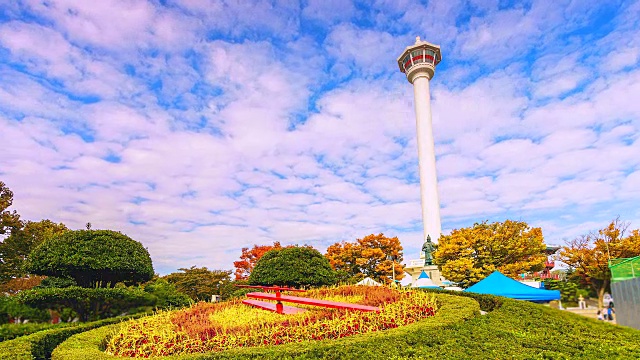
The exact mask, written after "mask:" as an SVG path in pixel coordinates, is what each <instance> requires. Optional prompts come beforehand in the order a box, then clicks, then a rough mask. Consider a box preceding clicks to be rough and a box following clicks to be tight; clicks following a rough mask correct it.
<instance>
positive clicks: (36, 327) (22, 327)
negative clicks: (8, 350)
mask: <svg viewBox="0 0 640 360" xmlns="http://www.w3.org/2000/svg"><path fill="white" fill-rule="evenodd" d="M76 325H78V323H61V324H50V323H26V324H4V325H0V342H2V341H6V340H11V339H15V338H17V337H19V336H25V335H29V334H33V333H36V332H38V331H42V330H47V329H51V328H63V327H68V326H76Z"/></svg>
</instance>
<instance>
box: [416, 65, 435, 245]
mask: <svg viewBox="0 0 640 360" xmlns="http://www.w3.org/2000/svg"><path fill="white" fill-rule="evenodd" d="M429 94H430V93H429V77H428V75H427V74H426V73H423V74H420V75H418V76H416V77H415V78H414V79H413V95H414V106H415V110H416V128H417V133H418V161H419V167H420V197H421V199H422V224H423V231H424V239H426V238H427V236H430V237H431V240H433V241H438V238H439V237H440V234H441V232H442V225H441V223H440V200H439V198H438V177H437V174H436V152H435V146H434V142H433V126H432V120H431V97H430V95H429ZM421 257H424V254H423V253H422V252H421Z"/></svg>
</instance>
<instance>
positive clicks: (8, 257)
mask: <svg viewBox="0 0 640 360" xmlns="http://www.w3.org/2000/svg"><path fill="white" fill-rule="evenodd" d="M67 230H69V229H67V227H66V226H65V225H64V224H62V223H59V224H56V223H54V222H53V221H51V220H41V221H37V222H34V221H27V222H26V223H25V224H24V226H23V227H22V228H21V229H17V230H14V231H12V232H11V235H9V237H7V238H6V239H5V240H4V241H3V242H2V243H0V258H1V259H2V263H0V283H6V282H7V281H9V280H11V279H13V278H22V277H26V276H27V275H28V274H27V273H26V272H25V269H24V263H25V259H26V258H27V256H28V255H29V254H30V253H31V251H33V250H34V249H35V248H36V247H38V246H39V245H40V244H42V243H43V242H44V241H45V240H47V239H50V238H52V237H53V236H56V235H60V234H62V233H64V232H65V231H67Z"/></svg>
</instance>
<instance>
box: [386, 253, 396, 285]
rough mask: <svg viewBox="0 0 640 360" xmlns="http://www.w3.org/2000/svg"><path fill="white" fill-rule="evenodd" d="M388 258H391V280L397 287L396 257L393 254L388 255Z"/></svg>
mask: <svg viewBox="0 0 640 360" xmlns="http://www.w3.org/2000/svg"><path fill="white" fill-rule="evenodd" d="M387 260H391V272H392V274H393V275H392V276H393V277H392V278H391V281H392V284H393V285H394V287H395V285H396V257H395V256H393V255H387Z"/></svg>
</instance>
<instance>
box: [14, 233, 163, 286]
mask: <svg viewBox="0 0 640 360" xmlns="http://www.w3.org/2000/svg"><path fill="white" fill-rule="evenodd" d="M26 270H27V272H29V273H31V274H36V275H46V276H54V277H62V278H72V279H74V280H75V281H76V283H77V284H78V285H79V286H81V287H92V288H95V287H113V286H115V285H116V283H118V282H123V283H125V284H127V285H133V284H139V283H142V282H145V281H148V280H150V279H151V278H152V277H153V274H154V273H153V266H152V263H151V257H150V256H149V252H148V251H147V249H145V248H144V247H143V246H142V244H141V243H139V242H137V241H135V240H133V239H131V238H130V237H128V236H126V235H124V234H122V233H119V232H116V231H111V230H75V231H66V232H64V233H62V234H60V235H57V236H54V237H53V238H51V239H48V240H46V241H45V242H44V243H42V244H41V245H40V246H38V247H37V248H36V249H35V250H33V252H31V254H30V255H29V257H28V258H27V261H26Z"/></svg>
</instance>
